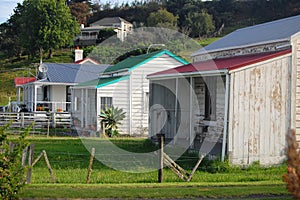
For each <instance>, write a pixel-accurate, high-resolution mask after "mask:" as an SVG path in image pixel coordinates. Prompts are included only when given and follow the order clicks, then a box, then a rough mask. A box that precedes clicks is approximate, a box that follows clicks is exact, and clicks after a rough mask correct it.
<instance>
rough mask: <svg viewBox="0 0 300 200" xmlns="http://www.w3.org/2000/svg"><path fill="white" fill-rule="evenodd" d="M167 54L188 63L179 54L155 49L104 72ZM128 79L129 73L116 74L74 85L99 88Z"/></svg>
mask: <svg viewBox="0 0 300 200" xmlns="http://www.w3.org/2000/svg"><path fill="white" fill-rule="evenodd" d="M164 54H166V55H169V56H170V57H172V58H174V59H176V60H177V61H179V62H181V63H182V64H188V62H187V61H185V60H184V59H182V58H180V57H179V56H176V55H175V54H173V53H171V52H170V51H168V50H161V51H155V52H152V53H148V54H143V55H139V56H131V57H129V58H127V59H125V60H123V61H121V62H119V63H117V64H115V65H113V66H111V67H108V68H107V69H106V70H105V71H104V74H112V73H114V72H117V71H123V70H126V69H127V70H129V71H130V70H132V69H135V68H136V67H139V66H140V65H142V64H144V63H146V62H149V61H151V60H152V59H154V58H157V57H159V56H161V55H164ZM126 79H129V75H128V76H117V77H107V78H104V77H103V78H99V79H95V80H92V81H88V82H84V83H80V84H78V85H77V86H75V87H93V88H100V87H103V86H106V85H109V84H113V83H117V82H119V81H122V80H126Z"/></svg>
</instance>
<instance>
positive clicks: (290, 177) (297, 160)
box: [283, 130, 300, 199]
mask: <svg viewBox="0 0 300 200" xmlns="http://www.w3.org/2000/svg"><path fill="white" fill-rule="evenodd" d="M287 145H288V147H287V150H286V151H287V152H286V153H287V158H288V160H287V163H288V167H287V173H286V174H284V175H283V181H284V182H286V183H287V186H286V187H287V190H288V191H289V192H290V193H292V195H293V196H294V197H295V199H300V152H299V145H298V142H297V140H296V133H295V130H291V131H289V133H288V134H287Z"/></svg>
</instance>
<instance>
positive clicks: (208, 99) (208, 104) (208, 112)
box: [205, 77, 217, 120]
mask: <svg viewBox="0 0 300 200" xmlns="http://www.w3.org/2000/svg"><path fill="white" fill-rule="evenodd" d="M216 82H217V79H216V77H206V78H205V119H206V120H216V104H217V102H216V98H217V97H216V96H217V95H216V93H217V87H216Z"/></svg>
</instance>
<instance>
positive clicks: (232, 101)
mask: <svg viewBox="0 0 300 200" xmlns="http://www.w3.org/2000/svg"><path fill="white" fill-rule="evenodd" d="M234 86H235V73H233V74H231V75H230V93H229V96H230V97H229V118H228V120H229V124H228V157H229V161H230V162H232V159H233V158H232V153H233V151H234V138H233V136H234V123H235V115H234V108H235V98H234V97H235V95H234V91H235V90H234Z"/></svg>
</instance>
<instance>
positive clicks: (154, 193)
mask: <svg viewBox="0 0 300 200" xmlns="http://www.w3.org/2000/svg"><path fill="white" fill-rule="evenodd" d="M252 195H255V196H260V197H266V198H267V199H270V198H269V197H274V199H275V198H276V199H292V198H291V197H290V196H289V195H288V194H287V192H286V190H285V188H284V186H283V185H282V184H272V183H268V184H265V183H264V184H239V185H236V184H227V185H222V184H199V183H175V184H174V183H173V184H169V183H167V184H166V183H162V184H119V185H111V184H103V185H101V184H100V185H99V184H96V185H95V184H90V185H86V184H76V185H68V184H58V185H53V184H48V185H35V184H33V185H29V186H27V187H25V188H24V189H23V190H22V192H21V196H22V197H23V198H24V197H26V198H30V197H42V198H120V197H122V198H126V199H127V198H143V199H146V198H199V197H202V198H222V199H224V198H242V197H251V196H252Z"/></svg>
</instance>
